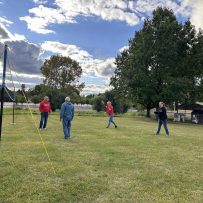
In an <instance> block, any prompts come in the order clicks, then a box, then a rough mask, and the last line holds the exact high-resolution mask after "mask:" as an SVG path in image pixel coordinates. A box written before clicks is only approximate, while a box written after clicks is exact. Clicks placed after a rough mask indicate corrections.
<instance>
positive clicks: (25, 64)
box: [0, 23, 42, 74]
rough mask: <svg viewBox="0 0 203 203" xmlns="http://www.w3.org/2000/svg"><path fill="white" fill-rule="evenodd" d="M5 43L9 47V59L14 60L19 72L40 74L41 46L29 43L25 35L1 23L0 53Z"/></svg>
mask: <svg viewBox="0 0 203 203" xmlns="http://www.w3.org/2000/svg"><path fill="white" fill-rule="evenodd" d="M4 44H7V45H8V48H9V54H8V57H9V60H10V61H12V62H13V64H14V66H15V70H16V71H17V72H18V73H28V74H39V73H40V66H41V65H42V61H41V60H40V59H39V56H40V54H41V48H40V47H39V46H38V45H35V44H33V43H29V42H28V41H27V40H26V39H25V37H24V36H23V35H19V34H16V33H14V34H12V33H11V32H9V31H8V29H7V28H6V27H5V26H4V25H3V24H1V23H0V53H2V52H3V49H4Z"/></svg>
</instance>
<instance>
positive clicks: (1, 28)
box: [0, 19, 26, 43]
mask: <svg viewBox="0 0 203 203" xmlns="http://www.w3.org/2000/svg"><path fill="white" fill-rule="evenodd" d="M8 22H9V24H12V22H11V21H8V20H2V19H0V42H2V43H4V42H5V41H17V40H25V39H26V38H25V36H24V35H19V34H16V33H14V34H12V33H11V32H9V31H8V29H7V28H6V26H5V25H4V24H7V23H8Z"/></svg>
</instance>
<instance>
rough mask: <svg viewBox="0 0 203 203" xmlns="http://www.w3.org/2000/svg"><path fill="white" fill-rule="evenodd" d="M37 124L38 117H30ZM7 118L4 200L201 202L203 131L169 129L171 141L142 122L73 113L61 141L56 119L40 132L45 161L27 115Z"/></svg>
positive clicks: (0, 192)
mask: <svg viewBox="0 0 203 203" xmlns="http://www.w3.org/2000/svg"><path fill="white" fill-rule="evenodd" d="M34 116H35V119H36V120H37V122H38V115H34ZM10 120H11V115H5V117H4V125H3V135H2V142H1V146H0V202H1V203H28V202H29V203H67V202H87V203H90V202H93V203H99V202H105V203H110V202H116V203H117V202H139V203H142V202H147V203H150V202H155V203H159V202H160V203H168V202H171V203H174V202H180V203H184V202H188V203H197V202H203V198H202V197H203V173H202V169H203V164H202V163H203V159H202V158H203V153H202V149H203V126H198V125H190V124H183V125H178V124H172V123H170V124H169V129H170V132H171V136H170V138H167V137H165V135H164V132H163V130H162V134H161V135H160V136H159V137H157V136H156V135H155V134H154V132H155V130H156V127H157V124H156V122H155V121H151V120H148V119H145V118H141V117H137V118H126V117H118V118H116V121H117V122H118V125H119V128H118V129H114V128H110V129H106V128H105V124H106V120H107V118H106V117H95V116H94V117H93V116H76V117H75V120H74V122H73V125H72V139H71V140H70V141H69V142H67V141H65V140H64V139H63V134H62V128H61V124H60V122H59V118H58V115H56V114H54V115H51V116H50V117H49V123H48V129H47V131H43V132H42V133H41V134H42V137H43V139H44V141H45V145H46V147H47V150H48V153H49V156H50V158H51V160H52V163H53V166H54V168H55V171H56V174H54V172H53V170H52V167H51V164H50V163H49V161H48V159H47V157H46V154H45V151H44V149H43V146H42V143H41V141H40V138H39V135H38V133H37V130H36V129H35V127H34V125H33V121H32V119H31V117H30V115H29V114H23V111H22V113H19V114H18V115H17V116H16V123H17V124H16V125H14V126H11V125H10Z"/></svg>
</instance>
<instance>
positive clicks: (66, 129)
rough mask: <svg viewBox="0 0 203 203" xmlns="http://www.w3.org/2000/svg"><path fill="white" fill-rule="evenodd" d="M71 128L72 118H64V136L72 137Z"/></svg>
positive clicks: (66, 137)
mask: <svg viewBox="0 0 203 203" xmlns="http://www.w3.org/2000/svg"><path fill="white" fill-rule="evenodd" d="M70 128H71V120H67V119H63V133H64V138H65V139H69V138H70Z"/></svg>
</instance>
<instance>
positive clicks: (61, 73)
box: [41, 55, 83, 89]
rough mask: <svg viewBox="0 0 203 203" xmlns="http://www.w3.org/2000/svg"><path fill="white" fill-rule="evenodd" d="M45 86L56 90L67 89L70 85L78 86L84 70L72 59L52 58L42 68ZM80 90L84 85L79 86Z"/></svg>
mask: <svg viewBox="0 0 203 203" xmlns="http://www.w3.org/2000/svg"><path fill="white" fill-rule="evenodd" d="M41 72H42V74H43V76H44V77H45V79H44V84H45V85H48V86H49V87H54V88H58V89H60V88H65V87H66V86H69V85H76V84H77V83H78V82H79V78H80V77H81V74H82V68H81V66H80V65H79V64H78V62H76V61H75V60H73V59H71V58H70V57H63V56H59V55H57V56H51V58H50V59H48V60H46V61H45V62H44V64H43V66H42V67H41ZM79 87H80V88H82V87H83V84H80V85H79Z"/></svg>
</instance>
